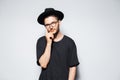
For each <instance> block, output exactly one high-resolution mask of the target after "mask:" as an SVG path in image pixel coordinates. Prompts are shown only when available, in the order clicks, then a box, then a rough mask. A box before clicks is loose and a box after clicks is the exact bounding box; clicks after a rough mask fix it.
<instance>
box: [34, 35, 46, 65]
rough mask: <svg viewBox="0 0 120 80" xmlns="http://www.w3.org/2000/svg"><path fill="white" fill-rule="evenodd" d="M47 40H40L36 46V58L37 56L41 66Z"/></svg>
mask: <svg viewBox="0 0 120 80" xmlns="http://www.w3.org/2000/svg"><path fill="white" fill-rule="evenodd" d="M45 45H46V43H45V38H44V37H42V38H39V39H38V41H37V44H36V56H37V64H38V65H40V64H39V58H40V57H41V56H42V54H43V52H44V50H45Z"/></svg>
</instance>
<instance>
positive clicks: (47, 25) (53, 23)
mask: <svg viewBox="0 0 120 80" xmlns="http://www.w3.org/2000/svg"><path fill="white" fill-rule="evenodd" d="M58 21H59V20H57V21H53V22H51V23H50V24H44V26H45V27H50V26H53V27H54V26H55V25H56V24H57V23H58Z"/></svg>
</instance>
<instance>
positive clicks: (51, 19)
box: [44, 16, 58, 23]
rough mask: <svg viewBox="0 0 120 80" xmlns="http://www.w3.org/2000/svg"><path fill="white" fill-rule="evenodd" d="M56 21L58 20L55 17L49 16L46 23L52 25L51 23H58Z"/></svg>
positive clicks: (45, 20)
mask: <svg viewBox="0 0 120 80" xmlns="http://www.w3.org/2000/svg"><path fill="white" fill-rule="evenodd" d="M56 20H58V19H57V17H55V16H48V17H46V18H45V19H44V23H51V22H53V21H56Z"/></svg>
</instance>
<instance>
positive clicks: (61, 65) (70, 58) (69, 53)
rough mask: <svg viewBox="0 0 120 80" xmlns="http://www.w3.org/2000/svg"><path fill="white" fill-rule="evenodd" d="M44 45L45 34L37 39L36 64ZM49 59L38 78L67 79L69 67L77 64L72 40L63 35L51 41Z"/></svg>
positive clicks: (41, 79)
mask: <svg viewBox="0 0 120 80" xmlns="http://www.w3.org/2000/svg"><path fill="white" fill-rule="evenodd" d="M45 47H46V38H45V36H43V37H41V38H39V39H38V41H37V64H38V65H40V64H39V62H38V61H39V58H40V57H41V55H42V54H43V53H44V50H45ZM51 47H52V48H51V56H50V61H49V63H48V65H47V68H46V69H43V68H42V72H41V75H40V77H39V80H68V74H69V68H70V67H73V66H77V65H78V64H79V61H78V57H77V49H76V45H75V43H74V41H73V40H72V39H71V38H69V37H68V36H66V35H64V37H63V39H62V40H60V41H58V42H53V43H52V46H51Z"/></svg>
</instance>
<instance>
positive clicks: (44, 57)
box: [39, 44, 51, 68]
mask: <svg viewBox="0 0 120 80" xmlns="http://www.w3.org/2000/svg"><path fill="white" fill-rule="evenodd" d="M50 53H51V44H47V45H46V48H45V51H44V53H43V55H42V56H41V57H40V59H39V63H40V65H41V67H42V68H46V67H47V64H48V63H49V60H50Z"/></svg>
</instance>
